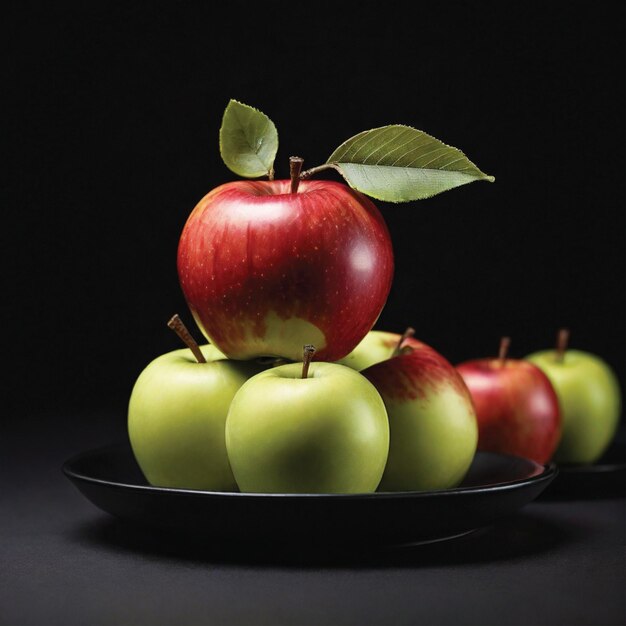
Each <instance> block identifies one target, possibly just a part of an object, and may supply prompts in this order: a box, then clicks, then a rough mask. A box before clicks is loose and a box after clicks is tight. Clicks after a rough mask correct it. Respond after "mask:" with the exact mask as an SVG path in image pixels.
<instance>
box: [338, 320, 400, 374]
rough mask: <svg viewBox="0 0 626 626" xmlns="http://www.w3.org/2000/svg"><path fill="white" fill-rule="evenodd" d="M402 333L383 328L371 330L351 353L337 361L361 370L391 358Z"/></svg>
mask: <svg viewBox="0 0 626 626" xmlns="http://www.w3.org/2000/svg"><path fill="white" fill-rule="evenodd" d="M399 340H400V335H398V334H396V333H388V332H385V331H382V330H371V331H370V332H369V333H367V335H365V337H363V339H362V340H361V341H360V342H359V344H358V345H357V346H356V348H354V350H352V352H350V354H348V355H346V356H345V357H343V359H339V360H338V361H337V363H340V364H341V365H346V366H347V367H351V368H352V369H354V370H357V371H358V372H360V371H361V370H364V369H365V368H366V367H369V366H370V365H374V364H375V363H380V362H381V361H386V360H387V359H390V358H391V356H392V354H393V352H394V350H395V349H396V346H397V345H398V341H399Z"/></svg>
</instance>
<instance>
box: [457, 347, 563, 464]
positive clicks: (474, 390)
mask: <svg viewBox="0 0 626 626" xmlns="http://www.w3.org/2000/svg"><path fill="white" fill-rule="evenodd" d="M508 346H509V339H508V338H507V337H505V338H503V340H502V342H501V344H500V355H499V357H498V358H492V359H478V360H473V361H467V362H465V363H462V364H460V365H458V366H457V370H458V372H459V373H460V374H461V376H462V377H463V380H465V384H466V385H467V387H468V388H469V390H470V393H471V394H472V399H473V401H474V406H475V408H476V417H477V418H478V449H479V450H487V451H490V452H503V453H506V454H512V455H515V456H522V457H526V458H529V459H532V460H534V461H536V462H538V463H547V462H548V461H549V460H550V459H551V457H552V455H553V454H554V451H555V450H556V447H557V444H558V443H559V439H560V437H561V413H560V410H559V402H558V399H557V396H556V393H555V391H554V389H553V387H552V384H551V383H550V381H549V380H548V378H547V376H546V375H545V374H544V373H543V372H542V371H541V370H540V369H539V368H538V367H536V366H535V365H533V364H532V363H529V362H528V361H523V360H517V359H509V358H507V357H506V353H507V350H508Z"/></svg>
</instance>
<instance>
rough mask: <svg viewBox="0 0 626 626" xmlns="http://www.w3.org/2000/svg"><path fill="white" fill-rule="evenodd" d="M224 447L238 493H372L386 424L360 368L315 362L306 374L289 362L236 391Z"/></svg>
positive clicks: (381, 406)
mask: <svg viewBox="0 0 626 626" xmlns="http://www.w3.org/2000/svg"><path fill="white" fill-rule="evenodd" d="M305 370H306V368H305ZM226 448H227V450H228V458H229V459H230V464H231V467H232V470H233V473H234V475H235V478H236V480H237V484H238V485H239V488H240V489H241V491H247V492H257V493H364V492H373V491H375V490H376V487H377V486H378V483H379V482H380V479H381V476H382V475H383V471H384V469H385V463H386V461H387V452H388V449H389V423H388V420H387V413H386V411H385V405H384V404H383V401H382V399H381V397H380V395H379V394H378V392H377V391H376V389H375V388H374V387H373V385H372V384H371V383H370V382H368V381H367V380H366V379H365V378H364V377H363V376H361V375H360V374H359V373H358V372H355V371H354V370H352V369H350V368H348V367H344V366H343V365H337V364H335V363H322V362H319V363H312V364H311V366H310V372H309V373H308V375H307V372H306V371H304V372H303V367H302V365H301V364H298V363H291V364H289V365H281V366H279V367H275V368H273V369H269V370H266V371H264V372H261V373H260V374H257V375H256V376H254V377H253V378H251V379H250V380H248V381H247V382H246V383H245V384H244V385H243V386H242V387H241V389H240V390H239V391H238V392H237V395H236V396H235V397H234V399H233V402H232V404H231V406H230V410H229V412H228V419H227V421H226Z"/></svg>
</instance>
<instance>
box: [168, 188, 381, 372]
mask: <svg viewBox="0 0 626 626" xmlns="http://www.w3.org/2000/svg"><path fill="white" fill-rule="evenodd" d="M178 274H179V278H180V284H181V287H182V290H183V293H184V295H185V298H186V300H187V303H188V305H189V307H190V309H191V312H192V314H193V316H194V319H195V320H196V322H197V324H198V326H199V327H200V329H201V330H202V332H203V333H204V334H205V335H206V337H207V338H208V339H209V340H210V341H211V343H213V344H215V345H216V346H217V347H218V348H219V349H220V350H221V351H222V352H223V353H224V354H226V355H227V356H228V357H229V358H232V359H252V358H256V357H261V356H275V357H283V358H286V359H290V360H294V361H298V360H300V358H301V354H302V346H303V345H304V344H305V343H313V344H315V345H316V346H317V350H318V352H317V354H318V358H319V359H320V360H323V361H335V360H337V359H340V358H341V357H343V356H345V355H346V354H348V353H349V352H350V351H351V350H352V349H353V348H354V347H355V346H356V345H357V344H358V343H359V341H361V339H363V337H364V336H365V335H366V334H367V332H368V331H369V330H370V329H371V328H372V326H373V325H374V323H375V321H376V319H377V318H378V316H379V315H380V312H381V310H382V308H383V306H384V304H385V302H386V299H387V295H388V294H389V289H390V287H391V280H392V275H393V253H392V247H391V240H390V237H389V232H388V230H387V226H386V225H385V223H384V221H383V218H382V216H381V215H380V213H379V211H378V209H377V208H376V207H375V206H374V204H373V203H372V202H371V200H369V199H368V198H367V197H365V196H364V195H362V194H361V193H359V192H357V191H354V190H352V189H350V188H349V187H347V186H346V185H343V184H340V183H336V182H332V181H323V180H322V181H308V180H305V181H303V182H301V183H300V184H299V187H298V186H297V185H296V191H295V192H293V191H292V183H291V181H289V180H276V181H236V182H231V183H227V184H225V185H221V186H220V187H217V188H216V189H214V190H213V191H211V192H210V193H209V194H208V195H206V196H205V197H204V198H203V199H202V200H201V201H200V202H199V203H198V205H197V206H196V208H195V209H194V210H193V212H192V213H191V215H190V217H189V219H188V220H187V223H186V224H185V227H184V229H183V232H182V235H181V238H180V243H179V247H178Z"/></svg>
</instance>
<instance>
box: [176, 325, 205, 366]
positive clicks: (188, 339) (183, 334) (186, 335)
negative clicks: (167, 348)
mask: <svg viewBox="0 0 626 626" xmlns="http://www.w3.org/2000/svg"><path fill="white" fill-rule="evenodd" d="M167 326H168V327H169V328H171V329H172V330H173V331H174V332H175V333H176V334H177V335H178V336H179V337H180V338H181V339H182V340H183V343H184V344H185V345H186V346H187V347H188V348H189V349H190V350H191V351H192V352H193V355H194V356H195V357H196V361H198V363H206V359H205V358H204V354H202V352H201V351H200V348H199V347H198V344H197V343H196V340H195V339H194V338H193V337H192V336H191V333H190V332H189V331H188V330H187V327H186V326H185V324H184V323H183V320H181V319H180V317H179V316H178V313H177V314H176V315H174V316H173V317H172V319H171V320H170V321H169V322H168V323H167Z"/></svg>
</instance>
